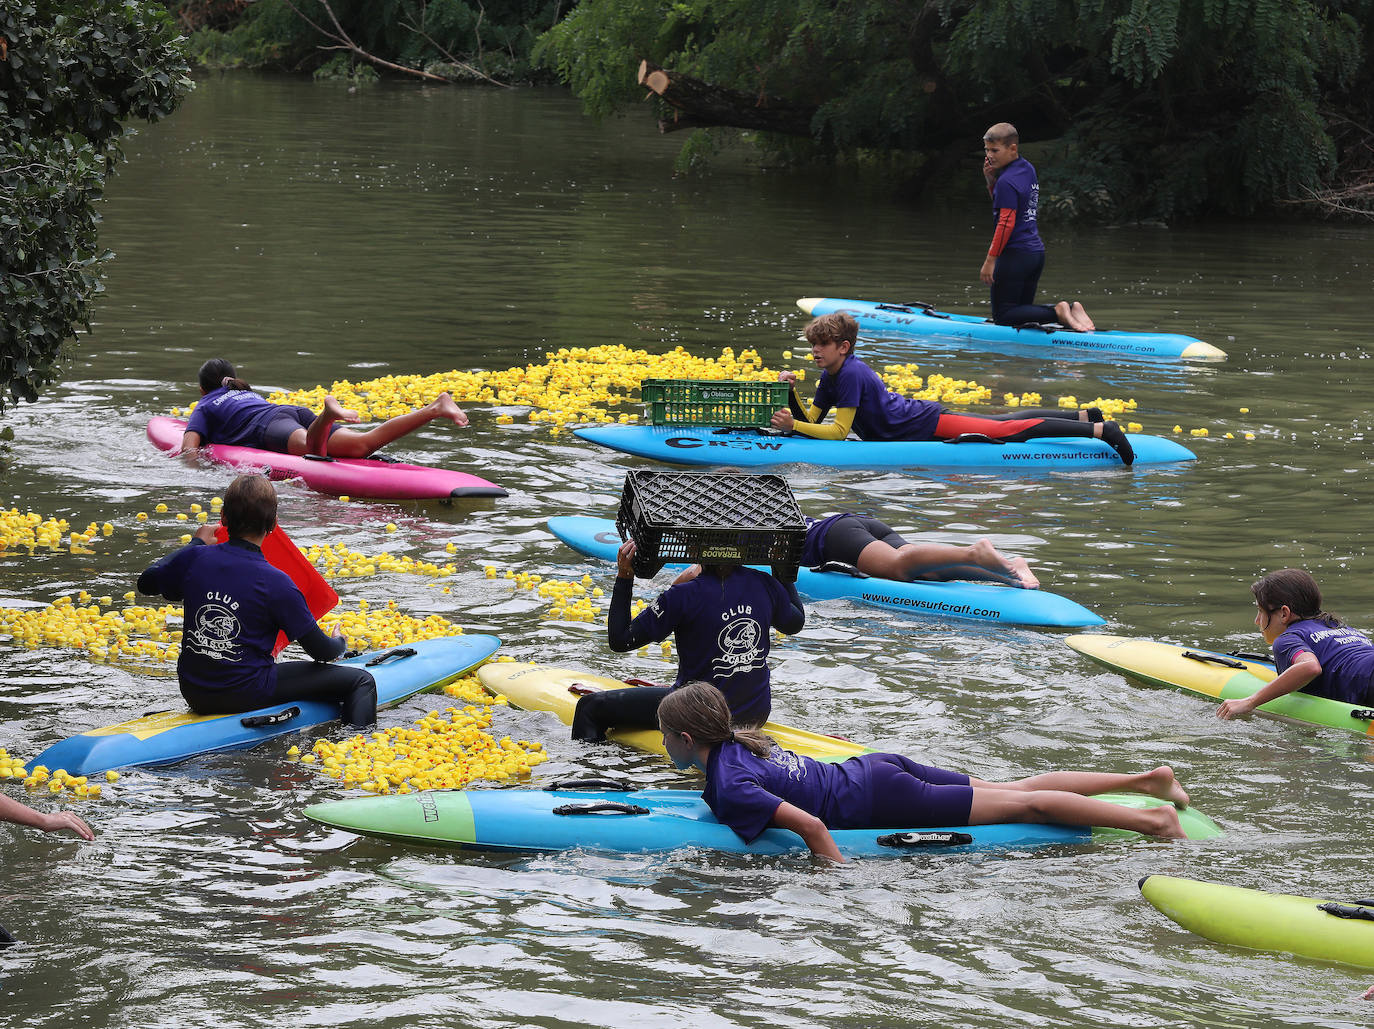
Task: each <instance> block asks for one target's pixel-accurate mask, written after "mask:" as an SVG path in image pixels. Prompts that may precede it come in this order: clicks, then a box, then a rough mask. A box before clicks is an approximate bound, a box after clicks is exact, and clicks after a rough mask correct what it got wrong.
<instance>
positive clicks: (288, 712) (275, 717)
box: [239, 707, 301, 729]
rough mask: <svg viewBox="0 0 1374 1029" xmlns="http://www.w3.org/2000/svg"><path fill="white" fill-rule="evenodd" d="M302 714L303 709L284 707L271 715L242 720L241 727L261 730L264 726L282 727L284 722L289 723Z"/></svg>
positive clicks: (240, 721) (251, 716)
mask: <svg viewBox="0 0 1374 1029" xmlns="http://www.w3.org/2000/svg"><path fill="white" fill-rule="evenodd" d="M300 713H301V709H300V708H298V707H284V708H282V709H281V710H280V711H274V712H272V713H271V714H270V715H249V716H248V717H247V718H240V719H239V725H241V726H243V727H244V728H245V729H261V728H263V727H264V726H268V725H281V724H282V722H289V721H291V719H293V718H295V717H296V716H297V715H298V714H300Z"/></svg>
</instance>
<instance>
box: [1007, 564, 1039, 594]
mask: <svg viewBox="0 0 1374 1029" xmlns="http://www.w3.org/2000/svg"><path fill="white" fill-rule="evenodd" d="M1007 567H1008V568H1010V569H1011V570H1012V571H1013V572H1015V573H1016V577H1017V578H1018V579H1019V580H1021V588H1022V589H1024V590H1038V589H1039V588H1040V580H1039V579H1037V578H1036V577H1035V573H1034V572H1032V571H1031V569H1030V562H1029V561H1027V560H1026V559H1025V558H1024V557H1009V558H1007Z"/></svg>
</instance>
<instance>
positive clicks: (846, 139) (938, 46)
mask: <svg viewBox="0 0 1374 1029" xmlns="http://www.w3.org/2000/svg"><path fill="white" fill-rule="evenodd" d="M1370 25H1374V0H581V3H579V4H578V6H577V7H576V8H574V9H573V10H572V11H571V12H570V13H569V14H568V15H567V16H566V17H565V18H564V19H563V20H562V21H561V22H560V23H559V24H558V25H556V26H555V27H554V28H552V29H551V30H550V31H549V32H547V33H546V34H545V35H544V36H543V37H542V38H541V40H540V43H539V45H538V47H537V49H536V56H537V57H538V58H539V59H540V60H542V61H544V62H546V63H547V64H548V65H549V66H550V67H551V68H553V69H554V70H555V71H556V73H557V74H558V75H559V76H560V77H561V78H562V79H563V81H565V82H566V83H568V84H569V85H570V86H571V87H572V89H573V90H574V92H576V93H577V95H578V96H579V97H580V98H581V99H582V101H583V104H584V106H585V108H586V110H587V111H588V112H590V113H592V114H594V115H597V116H604V115H607V114H610V113H611V112H613V111H617V110H621V109H624V108H627V107H629V106H630V105H632V104H639V103H640V101H641V99H642V97H643V92H644V91H643V89H642V88H641V87H640V86H639V85H638V84H637V82H636V69H637V67H638V63H639V61H640V60H641V59H643V60H647V61H650V62H652V63H653V64H654V65H659V66H662V67H663V68H665V69H668V70H670V71H671V72H674V73H681V74H683V75H686V76H692V77H694V78H696V79H700V80H704V81H706V82H709V83H713V84H715V85H718V86H721V87H724V88H728V89H731V90H734V91H743V93H744V94H756V95H758V96H760V97H763V96H765V95H772V96H776V97H781V98H785V99H786V100H788V101H791V102H795V103H806V104H810V105H813V106H814V115H813V116H812V118H811V121H810V131H809V133H808V134H807V136H806V137H805V139H804V140H801V141H798V140H796V139H787V138H783V137H781V136H778V135H776V134H769V133H766V132H765V133H762V134H761V135H759V136H757V139H758V141H759V143H760V144H761V145H762V146H763V147H764V148H766V149H768V150H771V151H773V152H776V153H796V152H798V151H801V152H809V153H812V154H844V155H853V154H861V153H864V152H875V151H876V152H882V153H892V152H908V153H912V154H916V155H919V157H920V159H921V160H922V161H923V162H924V165H923V174H924V175H926V176H933V175H941V174H942V173H945V172H947V171H948V170H950V168H951V167H953V166H954V165H955V164H957V163H959V162H962V161H966V160H967V159H968V158H969V157H970V155H971V154H972V153H974V152H976V151H977V149H978V139H979V137H980V136H981V134H982V131H983V130H984V129H985V128H986V127H987V126H988V125H989V124H991V123H992V122H994V121H1011V122H1014V123H1015V124H1016V125H1017V127H1018V128H1019V129H1020V130H1021V134H1022V138H1023V140H1049V139H1053V140H1057V141H1058V142H1059V144H1060V145H1059V146H1058V147H1057V148H1056V149H1055V151H1054V152H1053V154H1052V155H1051V157H1052V161H1053V164H1054V165H1055V175H1054V176H1053V177H1052V181H1049V182H1046V183H1045V184H1044V185H1043V186H1042V189H1043V190H1044V193H1043V194H1042V195H1043V196H1044V197H1045V200H1046V202H1047V203H1048V204H1049V205H1050V206H1057V207H1059V208H1060V209H1061V211H1063V212H1064V213H1067V214H1077V215H1081V216H1086V217H1094V218H1102V217H1107V218H1121V217H1136V218H1142V217H1146V218H1164V219H1169V218H1177V217H1185V216H1192V215H1197V214H1202V213H1209V212H1225V213H1234V214H1247V213H1251V212H1253V211H1256V210H1259V209H1263V208H1267V207H1270V206H1272V205H1273V204H1275V203H1277V202H1280V201H1283V200H1287V199H1295V198H1296V199H1301V198H1303V197H1306V196H1311V195H1314V194H1316V193H1319V192H1320V191H1321V190H1322V189H1324V188H1327V187H1329V186H1330V185H1331V184H1332V183H1333V182H1336V181H1340V180H1342V179H1346V180H1349V179H1350V178H1351V176H1354V177H1355V178H1357V179H1358V178H1359V176H1360V175H1362V174H1364V175H1368V174H1369V173H1370V171H1371V169H1370V167H1369V161H1370V154H1371V148H1370V146H1369V128H1368V126H1369V125H1370V124H1371V120H1370V114H1371V107H1370V104H1371V100H1370V97H1371V95H1374V76H1372V75H1371V70H1370V60H1369V56H1368V52H1367V50H1366V49H1365V47H1366V39H1365V34H1366V32H1367V31H1368V27H1369V26H1370ZM681 113H682V112H681V111H679V112H676V113H674V112H665V111H664V110H662V109H660V111H659V114H660V117H664V116H665V115H667V116H668V117H667V118H666V119H665V122H664V124H665V126H666V127H667V128H671V127H672V125H673V123H672V120H671V119H672V118H677V117H680V116H681ZM687 121H688V123H692V121H693V119H687ZM696 121H697V123H700V122H699V119H697V120H696ZM719 126H720V127H719V128H713V129H708V130H706V131H708V132H712V133H719V132H722V131H725V132H728V131H729V122H728V119H727V120H723V121H721V122H720V123H719ZM1359 126H1364V127H1365V128H1364V131H1363V132H1360V131H1359V129H1358V127H1359ZM688 149H689V150H690V151H693V152H695V151H700V150H701V149H703V147H702V144H701V142H700V141H699V140H694V141H693V142H692V143H690V144H689V148H688ZM1362 162H1363V163H1362Z"/></svg>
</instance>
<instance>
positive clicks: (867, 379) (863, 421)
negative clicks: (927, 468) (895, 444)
mask: <svg viewBox="0 0 1374 1029" xmlns="http://www.w3.org/2000/svg"><path fill="white" fill-rule="evenodd" d="M815 405H816V406H817V407H819V408H821V409H822V417H824V412H826V411H828V410H830V409H831V408H839V407H851V406H852V407H854V409H855V410H854V423H853V426H852V428H853V431H854V434H855V435H856V436H858V437H859V438H860V439H862V440H873V441H881V442H891V441H896V440H927V439H930V438H931V437H932V436H933V435H934V433H935V426H936V424H937V423H938V422H939V420H940V411H941V407H940V405H939V404H937V403H933V402H931V401H929V400H916V399H914V398H912V397H904V396H902V395H901V394H900V393H896V392H894V391H893V390H890V389H888V388H887V384H886V383H884V382H883V380H882V377H881V376H879V375H878V373H877V372H875V371H874V370H873V369H872V368H870V367H869V366H868V365H867V364H865V363H864V362H863V361H862V360H861V359H860V358H859V357H857V356H855V355H853V354H850V355H849V357H847V358H846V359H845V362H844V364H842V365H841V366H840V369H839V371H838V372H837V373H836V374H834V375H831V374H830V373H829V372H822V373H821V379H820V382H819V383H818V384H817V385H816V398H815Z"/></svg>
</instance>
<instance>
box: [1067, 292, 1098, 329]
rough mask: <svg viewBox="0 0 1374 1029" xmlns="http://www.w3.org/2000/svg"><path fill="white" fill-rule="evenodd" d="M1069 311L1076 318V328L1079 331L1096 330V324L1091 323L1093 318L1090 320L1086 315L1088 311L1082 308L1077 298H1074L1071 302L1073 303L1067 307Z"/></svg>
mask: <svg viewBox="0 0 1374 1029" xmlns="http://www.w3.org/2000/svg"><path fill="white" fill-rule="evenodd" d="M1069 311H1070V312H1071V313H1072V314H1073V316H1074V318H1075V319H1076V320H1077V322H1078V328H1079V330H1080V331H1082V332H1094V331H1096V329H1097V326H1096V325H1094V324H1093V320H1092V319H1091V318H1089V317H1088V312H1087V311H1085V310H1083V305H1082V304H1080V303H1079V302H1078V301H1077V300H1075V301H1074V302H1073V304H1072V305H1071V306H1070V307H1069Z"/></svg>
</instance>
